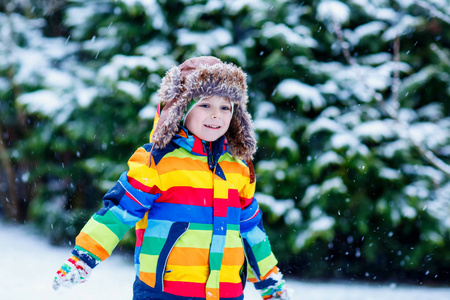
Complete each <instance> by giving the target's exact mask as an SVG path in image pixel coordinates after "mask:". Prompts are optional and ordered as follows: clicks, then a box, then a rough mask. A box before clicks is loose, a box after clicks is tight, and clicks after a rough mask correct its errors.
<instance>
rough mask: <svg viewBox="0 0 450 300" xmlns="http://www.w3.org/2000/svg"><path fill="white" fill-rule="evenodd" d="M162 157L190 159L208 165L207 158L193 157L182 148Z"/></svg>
mask: <svg viewBox="0 0 450 300" xmlns="http://www.w3.org/2000/svg"><path fill="white" fill-rule="evenodd" d="M164 157H177V158H190V159H193V160H198V161H201V162H204V163H208V158H207V157H206V156H200V155H193V154H191V153H189V152H187V151H186V150H185V149H183V148H179V149H175V150H173V151H172V152H170V153H167V154H166V155H165V156H164Z"/></svg>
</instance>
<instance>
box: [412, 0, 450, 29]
mask: <svg viewBox="0 0 450 300" xmlns="http://www.w3.org/2000/svg"><path fill="white" fill-rule="evenodd" d="M416 4H417V5H418V6H420V7H422V8H424V9H426V10H428V11H429V12H430V17H436V18H438V19H440V20H441V21H444V22H445V23H447V24H450V16H448V15H446V14H445V13H443V12H441V11H440V10H439V9H437V8H436V7H434V6H433V5H431V4H430V3H428V2H426V1H423V0H416Z"/></svg>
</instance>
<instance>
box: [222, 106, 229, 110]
mask: <svg viewBox="0 0 450 300" xmlns="http://www.w3.org/2000/svg"><path fill="white" fill-rule="evenodd" d="M222 110H231V107H229V106H222Z"/></svg>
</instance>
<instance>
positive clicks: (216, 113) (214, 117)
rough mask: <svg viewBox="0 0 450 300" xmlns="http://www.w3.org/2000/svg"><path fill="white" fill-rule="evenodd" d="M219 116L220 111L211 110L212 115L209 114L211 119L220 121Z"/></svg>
mask: <svg viewBox="0 0 450 300" xmlns="http://www.w3.org/2000/svg"><path fill="white" fill-rule="evenodd" d="M220 117H221V115H220V109H213V111H212V113H211V118H213V119H220Z"/></svg>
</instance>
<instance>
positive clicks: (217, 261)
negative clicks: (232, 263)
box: [209, 253, 223, 271]
mask: <svg viewBox="0 0 450 300" xmlns="http://www.w3.org/2000/svg"><path fill="white" fill-rule="evenodd" d="M222 258H223V253H209V268H210V269H211V270H218V271H220V266H221V265H222Z"/></svg>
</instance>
